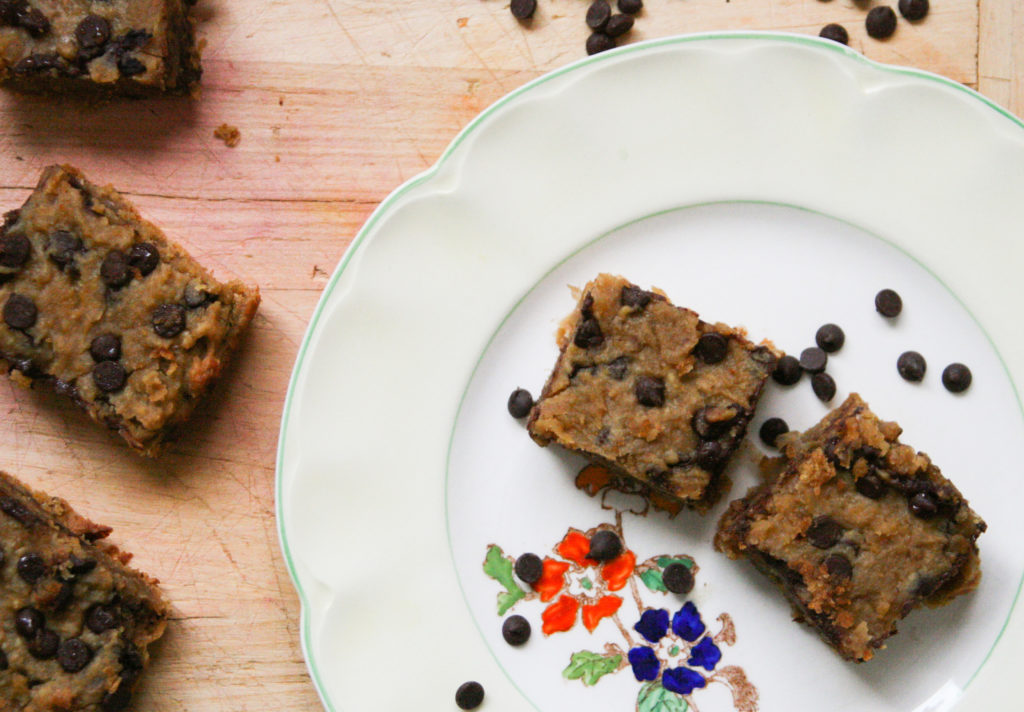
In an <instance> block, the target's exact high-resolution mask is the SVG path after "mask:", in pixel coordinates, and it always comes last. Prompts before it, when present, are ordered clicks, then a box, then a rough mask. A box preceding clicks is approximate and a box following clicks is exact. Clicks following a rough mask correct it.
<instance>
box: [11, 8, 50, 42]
mask: <svg viewBox="0 0 1024 712" xmlns="http://www.w3.org/2000/svg"><path fill="white" fill-rule="evenodd" d="M18 25H20V26H21V27H22V28H24V29H25V30H26V31H27V32H28V33H29V34H30V35H32V36H33V37H43V36H44V35H46V34H47V33H48V32H49V31H50V20H49V19H48V18H47V17H46V15H44V14H43V13H42V12H41V11H39V10H38V9H37V8H34V7H30V6H27V7H25V8H24V9H22V10H19V12H18Z"/></svg>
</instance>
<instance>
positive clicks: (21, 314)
mask: <svg viewBox="0 0 1024 712" xmlns="http://www.w3.org/2000/svg"><path fill="white" fill-rule="evenodd" d="M38 316H39V311H38V310H37V309H36V303H35V302H33V301H32V300H31V299H29V298H28V297H26V296H23V295H21V294H11V296H9V297H8V298H7V303H6V304H4V321H5V322H6V323H7V326H9V327H11V328H12V329H31V328H32V327H33V326H35V323H36V319H37V318H38Z"/></svg>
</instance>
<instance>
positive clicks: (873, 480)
mask: <svg viewBox="0 0 1024 712" xmlns="http://www.w3.org/2000/svg"><path fill="white" fill-rule="evenodd" d="M853 486H854V487H855V488H856V489H857V491H858V492H860V493H861V494H862V495H864V496H865V497H867V498H868V499H881V498H882V497H883V496H884V495H885V490H886V489H888V488H887V487H886V486H885V481H884V480H883V479H882V478H881V477H879V476H878V475H877V474H876V473H875V472H868V473H867V474H865V475H862V476H861V477H858V478H857V481H856V482H854V484H853Z"/></svg>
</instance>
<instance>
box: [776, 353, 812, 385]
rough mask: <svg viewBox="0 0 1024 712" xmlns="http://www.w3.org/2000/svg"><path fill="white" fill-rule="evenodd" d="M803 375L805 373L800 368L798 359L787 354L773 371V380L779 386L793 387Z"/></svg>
mask: <svg viewBox="0 0 1024 712" xmlns="http://www.w3.org/2000/svg"><path fill="white" fill-rule="evenodd" d="M803 373H804V371H803V369H802V368H800V362H799V361H798V360H797V358H796V357H795V356H790V355H789V354H786V355H785V356H783V357H782V358H780V359H779V362H778V363H777V364H775V370H774V371H772V379H774V380H775V382H776V383H778V384H779V385H782V386H792V385H793V384H794V383H796V382H797V381H799V380H800V377H801V376H802V375H803Z"/></svg>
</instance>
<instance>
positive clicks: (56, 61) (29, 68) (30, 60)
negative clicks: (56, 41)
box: [11, 53, 61, 75]
mask: <svg viewBox="0 0 1024 712" xmlns="http://www.w3.org/2000/svg"><path fill="white" fill-rule="evenodd" d="M60 68H61V62H60V57H58V56H57V55H56V54H54V53H47V54H30V55H29V56H27V57H22V58H21V59H19V60H18V62H17V63H16V64H15V65H14V67H13V68H12V69H11V71H13V72H14V73H15V74H18V75H25V74H37V73H39V72H46V71H49V70H51V69H58V70H59V69H60Z"/></svg>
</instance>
